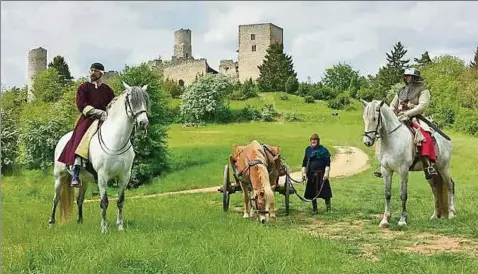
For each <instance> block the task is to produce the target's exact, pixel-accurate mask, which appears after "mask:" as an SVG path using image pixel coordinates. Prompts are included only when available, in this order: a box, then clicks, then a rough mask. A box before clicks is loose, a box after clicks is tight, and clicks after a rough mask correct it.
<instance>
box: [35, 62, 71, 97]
mask: <svg viewBox="0 0 478 274" xmlns="http://www.w3.org/2000/svg"><path fill="white" fill-rule="evenodd" d="M63 82H64V81H62V79H61V77H60V74H58V72H57V70H56V69H55V68H48V69H46V70H44V71H42V72H41V73H39V74H37V75H35V78H34V80H33V95H34V97H35V100H40V101H43V102H56V101H58V99H59V98H60V97H61V95H62V94H63V93H64V92H65V90H66V89H67V88H68V86H65V85H64V84H63Z"/></svg>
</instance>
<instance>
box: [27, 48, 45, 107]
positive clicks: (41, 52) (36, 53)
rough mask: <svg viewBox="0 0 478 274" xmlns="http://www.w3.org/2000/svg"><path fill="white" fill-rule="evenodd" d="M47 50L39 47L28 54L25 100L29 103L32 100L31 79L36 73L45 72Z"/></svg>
mask: <svg viewBox="0 0 478 274" xmlns="http://www.w3.org/2000/svg"><path fill="white" fill-rule="evenodd" d="M46 63H47V50H46V49H44V48H42V47H39V48H36V49H32V50H30V51H29V52H28V95H27V100H28V101H29V102H31V101H32V100H33V99H34V98H33V92H32V90H33V78H34V77H35V75H37V74H38V73H41V72H42V71H44V70H46V66H47V64H46Z"/></svg>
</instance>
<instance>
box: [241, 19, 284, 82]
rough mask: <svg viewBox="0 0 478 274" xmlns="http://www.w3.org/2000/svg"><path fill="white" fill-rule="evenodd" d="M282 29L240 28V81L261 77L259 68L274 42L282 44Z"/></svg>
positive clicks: (270, 26)
mask: <svg viewBox="0 0 478 274" xmlns="http://www.w3.org/2000/svg"><path fill="white" fill-rule="evenodd" d="M282 32H283V31H282V28H279V27H277V26H275V25H273V24H270V23H267V24H252V25H240V26H239V39H238V40H239V57H238V59H239V61H238V62H239V81H240V82H244V81H246V80H247V79H249V78H252V80H256V79H257V78H258V77H259V68H258V66H259V65H261V64H262V61H263V60H264V57H265V55H266V51H267V48H268V47H269V46H270V45H271V43H272V42H273V41H278V40H279V39H280V41H278V42H282Z"/></svg>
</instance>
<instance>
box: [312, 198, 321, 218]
mask: <svg viewBox="0 0 478 274" xmlns="http://www.w3.org/2000/svg"><path fill="white" fill-rule="evenodd" d="M317 213H319V210H318V209H317V199H315V200H313V201H312V215H317Z"/></svg>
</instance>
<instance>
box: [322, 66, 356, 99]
mask: <svg viewBox="0 0 478 274" xmlns="http://www.w3.org/2000/svg"><path fill="white" fill-rule="evenodd" d="M358 78H359V72H358V71H357V70H354V69H353V68H352V66H350V65H349V64H345V63H344V64H342V63H339V64H338V65H334V66H333V67H331V68H328V69H326V70H325V74H324V77H323V78H322V82H323V84H324V85H325V86H328V87H331V88H333V89H335V90H338V91H339V92H343V91H347V90H348V89H349V88H350V86H351V84H352V86H353V87H352V88H353V89H355V88H357V85H358V81H357V80H358Z"/></svg>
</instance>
